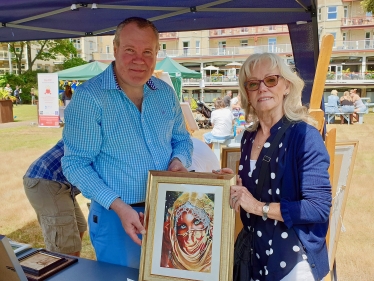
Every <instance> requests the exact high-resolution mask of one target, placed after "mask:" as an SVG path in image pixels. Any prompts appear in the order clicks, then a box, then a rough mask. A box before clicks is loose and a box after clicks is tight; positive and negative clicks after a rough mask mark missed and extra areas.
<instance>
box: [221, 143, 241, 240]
mask: <svg viewBox="0 0 374 281" xmlns="http://www.w3.org/2000/svg"><path fill="white" fill-rule="evenodd" d="M240 156H241V151H240V147H223V148H222V160H221V168H230V169H231V170H233V171H234V173H235V174H238V172H239V162H240ZM242 228H243V223H242V220H241V218H240V212H238V213H235V234H234V236H235V239H236V237H237V236H238V234H239V233H240V231H241V230H242Z"/></svg>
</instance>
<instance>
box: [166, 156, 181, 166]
mask: <svg viewBox="0 0 374 281" xmlns="http://www.w3.org/2000/svg"><path fill="white" fill-rule="evenodd" d="M174 160H178V161H179V162H181V163H182V161H181V160H180V159H179V158H178V157H173V158H171V160H170V161H169V164H168V167H169V166H170V164H171V163H172V162H173V161H174Z"/></svg>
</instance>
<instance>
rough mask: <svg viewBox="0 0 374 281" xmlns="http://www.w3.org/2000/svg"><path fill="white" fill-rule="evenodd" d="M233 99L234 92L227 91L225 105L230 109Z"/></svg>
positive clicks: (224, 98) (224, 99)
mask: <svg viewBox="0 0 374 281" xmlns="http://www.w3.org/2000/svg"><path fill="white" fill-rule="evenodd" d="M231 98H232V92H231V91H227V92H226V96H224V97H223V102H224V103H225V106H226V107H230V101H231Z"/></svg>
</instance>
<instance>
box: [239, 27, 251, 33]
mask: <svg viewBox="0 0 374 281" xmlns="http://www.w3.org/2000/svg"><path fill="white" fill-rule="evenodd" d="M248 31H249V29H248V27H242V28H240V33H248Z"/></svg>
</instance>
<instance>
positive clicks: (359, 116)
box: [356, 112, 366, 124]
mask: <svg viewBox="0 0 374 281" xmlns="http://www.w3.org/2000/svg"><path fill="white" fill-rule="evenodd" d="M356 114H357V115H358V124H362V123H364V114H366V112H356Z"/></svg>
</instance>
